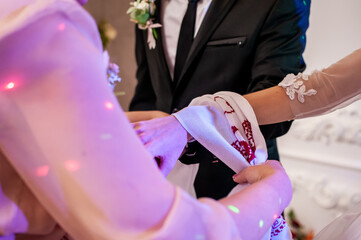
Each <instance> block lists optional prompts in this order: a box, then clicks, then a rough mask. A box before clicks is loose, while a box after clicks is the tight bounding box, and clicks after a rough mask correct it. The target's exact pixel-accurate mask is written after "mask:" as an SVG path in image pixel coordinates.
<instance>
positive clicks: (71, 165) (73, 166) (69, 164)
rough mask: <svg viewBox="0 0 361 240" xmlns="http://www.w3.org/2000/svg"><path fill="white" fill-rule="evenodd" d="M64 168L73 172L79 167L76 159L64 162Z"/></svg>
mask: <svg viewBox="0 0 361 240" xmlns="http://www.w3.org/2000/svg"><path fill="white" fill-rule="evenodd" d="M65 168H66V169H67V170H68V171H69V172H75V171H78V170H79V168H80V164H79V162H77V161H73V160H69V161H66V162H65Z"/></svg>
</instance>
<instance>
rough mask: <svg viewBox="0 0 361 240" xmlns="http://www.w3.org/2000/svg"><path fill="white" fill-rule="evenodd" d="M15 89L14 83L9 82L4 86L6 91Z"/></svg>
mask: <svg viewBox="0 0 361 240" xmlns="http://www.w3.org/2000/svg"><path fill="white" fill-rule="evenodd" d="M14 87H15V83H14V82H9V83H8V84H6V87H5V88H6V89H8V90H10V89H13V88H14Z"/></svg>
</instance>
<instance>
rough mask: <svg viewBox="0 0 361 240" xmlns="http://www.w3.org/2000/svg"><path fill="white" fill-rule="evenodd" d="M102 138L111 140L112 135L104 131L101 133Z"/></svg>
mask: <svg viewBox="0 0 361 240" xmlns="http://www.w3.org/2000/svg"><path fill="white" fill-rule="evenodd" d="M100 138H101V139H103V140H109V139H111V138H112V135H111V134H110V133H103V134H102V135H100Z"/></svg>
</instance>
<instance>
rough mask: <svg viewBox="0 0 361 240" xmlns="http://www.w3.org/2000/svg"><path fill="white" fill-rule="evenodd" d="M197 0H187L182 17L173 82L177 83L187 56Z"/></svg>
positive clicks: (190, 43)
mask: <svg viewBox="0 0 361 240" xmlns="http://www.w3.org/2000/svg"><path fill="white" fill-rule="evenodd" d="M197 2H198V0H188V8H187V11H186V14H185V15H184V17H183V21H182V25H181V28H180V32H179V37H178V46H177V55H176V58H175V66H174V78H173V79H174V84H175V85H176V84H177V81H178V80H179V77H180V74H181V72H182V69H183V66H184V63H185V62H186V59H187V57H188V53H189V50H190V49H191V46H192V42H193V36H194V25H195V21H196V13H197Z"/></svg>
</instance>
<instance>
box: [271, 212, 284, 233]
mask: <svg viewBox="0 0 361 240" xmlns="http://www.w3.org/2000/svg"><path fill="white" fill-rule="evenodd" d="M285 226H286V221H285V220H284V219H283V217H282V216H279V217H278V218H277V219H276V221H275V222H274V223H273V225H272V230H271V238H272V237H275V236H278V234H280V233H281V232H282V231H283V230H284V228H285Z"/></svg>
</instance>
